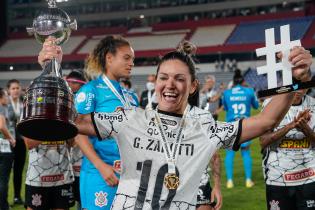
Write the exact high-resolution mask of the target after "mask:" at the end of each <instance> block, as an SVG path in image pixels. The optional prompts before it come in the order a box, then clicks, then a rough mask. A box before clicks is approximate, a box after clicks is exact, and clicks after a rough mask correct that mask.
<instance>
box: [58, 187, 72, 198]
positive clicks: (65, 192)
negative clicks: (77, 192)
mask: <svg viewBox="0 0 315 210" xmlns="http://www.w3.org/2000/svg"><path fill="white" fill-rule="evenodd" d="M61 196H62V197H68V196H70V197H71V196H73V192H72V188H71V187H70V188H69V190H68V189H62V190H61Z"/></svg>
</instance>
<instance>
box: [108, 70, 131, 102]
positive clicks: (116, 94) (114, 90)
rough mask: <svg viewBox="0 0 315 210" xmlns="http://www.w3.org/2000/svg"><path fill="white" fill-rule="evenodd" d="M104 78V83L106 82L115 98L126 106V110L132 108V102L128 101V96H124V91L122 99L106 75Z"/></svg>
mask: <svg viewBox="0 0 315 210" xmlns="http://www.w3.org/2000/svg"><path fill="white" fill-rule="evenodd" d="M102 78H103V81H104V82H105V84H106V85H107V86H108V87H109V88H110V90H111V91H112V92H113V93H114V94H115V96H116V97H117V98H118V99H119V100H120V102H121V103H122V104H123V105H124V108H130V107H131V105H130V102H129V101H128V100H126V96H125V94H124V91H121V92H122V95H123V97H122V96H121V95H120V94H119V92H118V91H117V90H116V88H115V87H114V85H113V84H112V83H111V81H110V80H109V79H108V77H107V76H106V75H104V74H103V76H102Z"/></svg>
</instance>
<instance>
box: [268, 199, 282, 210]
mask: <svg viewBox="0 0 315 210" xmlns="http://www.w3.org/2000/svg"><path fill="white" fill-rule="evenodd" d="M269 204H270V210H280V207H279V201H275V200H272V201H270V202H269Z"/></svg>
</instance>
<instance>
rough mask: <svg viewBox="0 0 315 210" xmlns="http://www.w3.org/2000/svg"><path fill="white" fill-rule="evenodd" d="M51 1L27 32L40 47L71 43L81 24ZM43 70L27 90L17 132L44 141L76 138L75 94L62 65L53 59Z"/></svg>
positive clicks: (54, 0) (53, 0) (54, 1)
mask: <svg viewBox="0 0 315 210" xmlns="http://www.w3.org/2000/svg"><path fill="white" fill-rule="evenodd" d="M47 1H48V8H47V9H44V10H42V11H41V12H40V14H39V15H38V16H37V17H36V18H35V19H34V20H33V27H32V28H27V32H28V33H29V34H34V36H35V38H36V40H37V41H38V42H39V43H40V44H43V43H44V42H45V40H46V39H47V38H49V37H53V40H54V43H53V44H56V45H61V44H63V43H64V42H66V41H67V40H68V38H69V36H70V34H71V29H72V30H76V29H77V23H76V21H75V20H74V21H73V22H71V20H70V18H69V16H68V15H67V13H66V12H65V11H63V10H61V9H59V8H57V6H56V0H47ZM43 68H44V69H43V72H42V74H41V75H40V76H39V77H37V78H35V79H34V81H33V82H32V84H31V85H30V87H29V88H28V89H27V92H26V96H25V98H24V101H23V113H22V115H21V121H20V122H19V124H18V125H17V129H18V131H19V132H20V133H21V134H22V135H23V136H25V137H28V138H31V139H36V140H42V141H56V140H66V139H70V138H73V137H74V136H76V134H77V132H78V130H77V128H76V126H75V124H74V118H75V115H76V112H75V108H74V102H73V95H72V92H71V90H70V88H69V86H68V84H67V83H66V81H65V80H64V79H62V73H61V68H60V63H59V62H58V60H57V59H55V58H53V59H52V60H49V61H47V62H46V63H45V64H44V65H43Z"/></svg>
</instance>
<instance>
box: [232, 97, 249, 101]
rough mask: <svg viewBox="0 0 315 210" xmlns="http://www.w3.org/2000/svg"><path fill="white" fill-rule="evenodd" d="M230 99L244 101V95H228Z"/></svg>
mask: <svg viewBox="0 0 315 210" xmlns="http://www.w3.org/2000/svg"><path fill="white" fill-rule="evenodd" d="M230 100H231V101H246V100H247V98H246V96H230Z"/></svg>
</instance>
